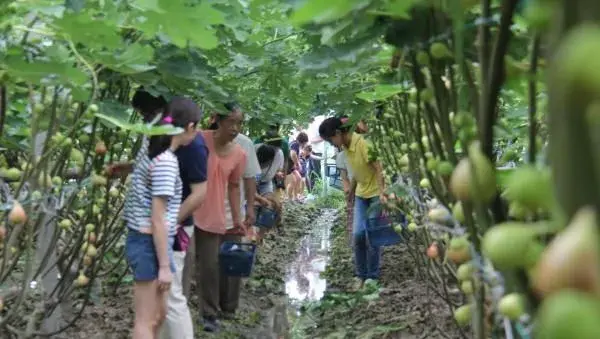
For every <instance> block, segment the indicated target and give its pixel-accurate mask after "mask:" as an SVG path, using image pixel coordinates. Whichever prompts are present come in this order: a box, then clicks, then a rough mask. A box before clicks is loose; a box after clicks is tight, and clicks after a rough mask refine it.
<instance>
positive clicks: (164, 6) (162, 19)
mask: <svg viewBox="0 0 600 339" xmlns="http://www.w3.org/2000/svg"><path fill="white" fill-rule="evenodd" d="M141 5H142V6H139V8H140V10H141V13H140V16H136V17H134V22H133V25H134V26H135V27H137V28H138V29H139V30H141V31H142V32H144V33H145V34H146V35H147V36H149V37H154V36H156V35H157V34H159V33H162V34H164V37H163V38H167V39H168V40H169V41H170V42H171V43H173V44H174V45H176V46H178V47H180V48H185V47H187V46H188V44H190V45H192V46H194V47H199V48H203V49H213V48H216V47H217V46H218V44H219V39H218V38H217V35H216V30H215V29H214V28H212V27H211V26H213V25H219V24H223V23H224V22H225V16H224V14H223V13H222V12H221V11H219V10H217V9H215V8H214V7H213V6H212V5H211V4H210V3H208V2H207V1H202V2H201V3H200V4H198V5H193V6H188V5H186V4H185V3H184V2H182V1H173V0H159V1H158V3H155V2H148V1H142V4H141ZM163 11H164V12H166V14H165V13H163Z"/></svg>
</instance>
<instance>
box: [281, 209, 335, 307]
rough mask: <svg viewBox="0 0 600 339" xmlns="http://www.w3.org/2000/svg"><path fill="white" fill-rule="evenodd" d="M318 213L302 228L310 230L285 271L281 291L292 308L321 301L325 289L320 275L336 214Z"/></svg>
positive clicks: (322, 211)
mask: <svg viewBox="0 0 600 339" xmlns="http://www.w3.org/2000/svg"><path fill="white" fill-rule="evenodd" d="M319 212H320V213H321V215H320V216H318V217H317V218H316V219H315V220H314V221H313V222H312V223H311V224H310V225H306V227H311V228H312V230H311V232H310V233H309V234H308V235H306V236H305V237H304V238H303V239H302V241H301V243H300V246H299V248H298V252H297V255H296V258H295V259H294V261H293V262H291V263H290V265H289V267H288V270H287V272H286V279H285V292H286V294H287V296H288V298H289V301H290V302H291V303H292V304H295V305H300V304H302V303H304V302H306V301H314V300H319V299H321V298H322V297H323V295H324V293H325V289H326V288H327V281H326V280H325V279H323V278H321V272H323V271H324V270H325V267H326V265H327V261H328V259H329V246H330V239H329V236H330V231H331V226H332V223H333V221H334V220H333V219H334V218H335V213H336V211H335V210H333V209H331V210H329V209H327V210H320V211H319Z"/></svg>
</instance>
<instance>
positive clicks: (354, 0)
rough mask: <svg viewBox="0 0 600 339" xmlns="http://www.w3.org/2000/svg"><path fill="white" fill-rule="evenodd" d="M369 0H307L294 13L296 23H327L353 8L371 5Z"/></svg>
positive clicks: (293, 18)
mask: <svg viewBox="0 0 600 339" xmlns="http://www.w3.org/2000/svg"><path fill="white" fill-rule="evenodd" d="M370 2H371V1H369V0H329V1H324V0H307V1H305V2H304V4H302V5H301V6H300V7H299V8H298V9H297V10H296V11H294V13H293V14H292V17H291V20H292V22H293V23H294V24H296V25H302V24H306V23H309V22H315V23H325V22H330V21H334V20H337V19H339V18H341V17H344V16H345V15H347V14H349V13H350V12H352V11H353V10H356V9H360V8H363V7H365V6H367V5H369V3H370Z"/></svg>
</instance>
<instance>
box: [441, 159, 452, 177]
mask: <svg viewBox="0 0 600 339" xmlns="http://www.w3.org/2000/svg"><path fill="white" fill-rule="evenodd" d="M453 170H454V166H452V163H451V162H449V161H441V162H439V163H438V164H437V172H438V174H439V175H441V176H443V177H447V176H450V175H452V171H453Z"/></svg>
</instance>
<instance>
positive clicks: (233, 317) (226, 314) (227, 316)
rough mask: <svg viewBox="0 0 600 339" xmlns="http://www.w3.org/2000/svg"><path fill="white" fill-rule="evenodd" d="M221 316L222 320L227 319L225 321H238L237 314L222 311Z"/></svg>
mask: <svg viewBox="0 0 600 339" xmlns="http://www.w3.org/2000/svg"><path fill="white" fill-rule="evenodd" d="M220 316H221V319H225V320H236V319H237V317H236V315H235V312H229V311H221V315H220Z"/></svg>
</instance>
